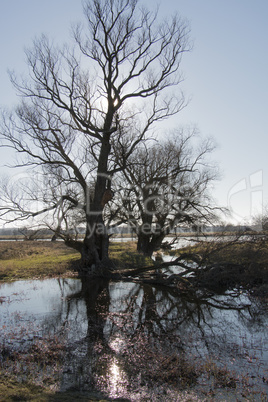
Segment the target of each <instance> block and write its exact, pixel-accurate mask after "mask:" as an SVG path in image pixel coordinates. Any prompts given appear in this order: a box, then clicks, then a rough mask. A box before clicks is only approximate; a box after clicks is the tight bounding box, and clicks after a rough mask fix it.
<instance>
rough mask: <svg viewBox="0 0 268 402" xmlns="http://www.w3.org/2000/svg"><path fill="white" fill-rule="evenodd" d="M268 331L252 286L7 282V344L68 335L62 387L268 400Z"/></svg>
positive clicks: (0, 314) (1, 315) (2, 327)
mask: <svg viewBox="0 0 268 402" xmlns="http://www.w3.org/2000/svg"><path fill="white" fill-rule="evenodd" d="M267 329H268V311H267V306H265V304H264V302H261V301H259V300H257V299H254V298H252V297H251V296H248V295H247V294H245V293H240V294H239V292H226V293H225V294H223V295H215V296H211V297H209V298H205V297H203V296H202V295H201V294H198V293H192V294H191V295H181V293H180V291H179V289H173V290H172V289H170V290H168V289H163V288H162V289H156V288H154V287H152V286H149V285H146V286H145V285H143V286H142V285H140V284H138V283H135V282H110V283H104V282H101V281H95V282H91V283H85V282H81V281H80V280H78V279H46V280H42V281H40V280H33V281H17V282H14V283H2V284H0V331H1V332H0V346H1V345H5V346H9V347H10V348H13V349H17V350H25V349H27V348H28V347H29V346H30V345H31V343H33V342H35V340H36V339H43V338H45V337H46V336H47V335H50V336H54V335H58V334H59V333H60V334H61V335H62V336H64V339H65V341H66V345H67V346H68V348H67V349H68V350H67V352H66V356H65V359H64V363H62V368H61V375H60V381H59V383H58V390H59V391H66V390H70V389H72V390H74V389H75V390H80V391H96V392H101V394H102V395H105V396H107V397H110V398H127V399H128V400H130V401H181V400H217V401H218V400H222V401H224V400H231V401H232V400H234V401H236V400H240V399H239V398H241V399H242V400H244V399H243V398H244V397H245V398H246V397H248V398H249V399H248V400H254V401H255V400H256V401H258V400H260V401H261V400H266V399H265V395H267V391H268V384H267V379H268V367H267V362H268V342H267V341H268V331H267ZM0 357H1V356H0ZM216 366H217V367H218V368H219V370H221V371H220V372H218V374H217V375H216V374H215V373H216V371H215V367H216ZM223 373H225V374H224V376H225V378H224V379H223V378H222V377H220V376H223ZM209 395H213V396H211V398H212V399H208V397H209ZM252 395H254V397H253V399H250V398H252ZM187 398H188V399H187ZM189 398H192V399H189ZM206 398H207V399H206ZM213 398H215V399H213ZM246 400H247V399H246Z"/></svg>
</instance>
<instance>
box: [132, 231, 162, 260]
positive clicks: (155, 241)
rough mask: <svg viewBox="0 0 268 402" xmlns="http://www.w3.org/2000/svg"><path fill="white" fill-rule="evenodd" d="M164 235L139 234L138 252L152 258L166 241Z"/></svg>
mask: <svg viewBox="0 0 268 402" xmlns="http://www.w3.org/2000/svg"><path fill="white" fill-rule="evenodd" d="M164 237H165V235H164V234H157V235H156V234H154V233H150V234H148V233H142V232H140V233H139V234H138V243H137V251H138V252H139V253H142V254H144V255H146V256H148V257H151V256H152V254H153V252H154V251H158V250H159V249H160V248H161V244H162V242H163V240H164Z"/></svg>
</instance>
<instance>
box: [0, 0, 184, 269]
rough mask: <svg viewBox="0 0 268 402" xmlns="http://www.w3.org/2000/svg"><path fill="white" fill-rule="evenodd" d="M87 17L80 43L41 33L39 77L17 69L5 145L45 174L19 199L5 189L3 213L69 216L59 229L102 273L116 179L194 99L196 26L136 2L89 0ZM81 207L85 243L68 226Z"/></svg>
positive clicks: (31, 54)
mask: <svg viewBox="0 0 268 402" xmlns="http://www.w3.org/2000/svg"><path fill="white" fill-rule="evenodd" d="M84 14H85V17H86V28H85V27H82V25H80V26H77V27H75V28H74V30H73V34H74V35H73V39H74V42H73V45H72V46H67V45H66V46H64V47H62V48H60V47H56V46H55V45H54V44H53V43H52V42H50V41H49V39H48V38H47V37H45V36H41V38H40V39H39V40H35V42H34V44H33V47H32V49H30V50H28V51H27V52H26V55H27V61H28V67H29V77H28V78H27V79H25V78H22V79H17V78H16V76H15V74H14V73H11V80H12V83H13V84H14V86H15V89H16V91H17V93H18V94H19V96H20V97H21V103H20V104H19V106H18V107H17V108H16V110H15V111H13V112H11V113H10V112H3V114H2V124H1V138H2V145H5V146H8V147H11V148H13V149H15V150H16V151H17V152H18V154H19V155H22V156H23V157H24V158H23V159H22V161H21V162H20V164H19V163H18V165H22V166H24V167H26V166H28V167H30V168H31V171H32V172H34V171H37V172H38V174H39V176H38V177H39V179H38V183H37V187H34V188H31V189H30V190H29V183H27V191H26V190H23V191H26V192H25V193H24V194H26V193H27V197H25V198H24V197H21V198H20V199H19V201H18V196H17V194H15V195H14V192H12V191H11V192H10V191H9V192H8V191H7V192H6V193H5V194H3V195H2V199H3V203H2V206H1V214H2V217H7V216H8V214H9V213H13V214H15V219H26V218H29V217H32V216H41V215H42V214H47V213H48V212H53V213H54V216H55V217H56V216H58V217H59V219H57V220H56V219H55V220H56V222H55V220H54V221H52V222H51V228H53V229H54V230H55V232H56V233H57V235H58V236H61V237H62V238H63V239H64V240H65V242H66V244H68V245H69V246H72V247H74V248H76V249H77V250H79V251H80V253H81V256H82V266H83V269H84V271H85V272H86V273H92V272H100V271H101V270H102V269H103V268H104V267H106V266H107V265H108V235H107V232H106V229H105V225H104V221H103V208H104V206H105V203H107V202H108V201H109V199H111V197H112V189H111V178H112V177H113V175H115V174H116V173H117V172H118V171H120V170H122V169H124V168H125V166H126V165H127V160H128V159H129V157H130V156H131V155H132V154H133V153H135V148H136V147H137V145H138V144H140V143H142V142H143V141H144V140H145V139H146V133H147V132H148V130H149V129H150V128H151V127H152V126H153V125H154V123H156V122H159V121H161V120H163V119H166V118H168V117H169V116H172V115H174V114H176V113H178V112H179V111H180V110H181V108H182V107H183V106H184V105H185V100H184V97H183V95H182V94H181V93H180V92H179V90H178V85H179V83H180V82H181V75H180V64H181V57H182V55H183V53H184V52H185V51H187V50H188V48H189V46H188V26H187V23H185V22H184V21H182V20H181V19H180V18H179V17H178V16H177V15H176V16H174V17H172V18H171V19H170V20H168V21H163V22H161V23H158V17H157V12H149V11H147V10H146V9H145V8H143V7H139V5H138V3H137V1H136V0H108V1H106V0H87V1H85V2H84ZM172 88H173V89H174V91H173V92H172ZM130 127H131V133H132V134H131V135H129V128H130ZM115 147H116V150H117V151H116V152H115ZM118 148H120V155H121V156H122V155H123V160H124V163H123V165H122V164H120V166H119V165H118V160H117V156H116V155H117V154H118ZM121 159H122V158H121ZM42 177H44V178H45V181H43V183H46V185H45V186H44V185H43V187H42V186H40V180H41V178H42ZM42 180H43V179H42ZM37 189H38V191H37ZM30 201H31V202H30ZM33 201H39V203H38V208H37V207H36V204H35V202H33ZM40 202H41V204H40ZM34 208H35V209H34ZM74 210H76V211H77V210H79V215H80V219H81V220H82V221H84V223H85V224H86V234H85V238H84V240H83V241H80V242H79V241H76V240H74V239H73V238H72V236H71V231H70V230H66V228H67V229H68V228H69V223H68V222H69V217H71V218H72V219H73V216H74V215H73V213H74ZM76 213H77V212H76ZM63 224H64V225H65V230H63Z"/></svg>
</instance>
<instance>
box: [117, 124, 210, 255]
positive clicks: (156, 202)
mask: <svg viewBox="0 0 268 402" xmlns="http://www.w3.org/2000/svg"><path fill="white" fill-rule="evenodd" d="M196 134H197V133H196V129H193V130H192V129H185V128H184V129H180V130H176V131H175V132H174V133H173V135H172V136H169V138H168V139H167V140H164V141H162V142H153V143H151V144H150V145H149V143H145V144H142V145H140V146H139V147H137V148H136V150H135V152H133V153H132V155H131V156H130V157H129V159H128V161H127V164H126V167H125V168H124V169H123V173H122V176H121V179H120V180H118V182H119V187H120V188H121V191H119V192H118V193H117V196H116V197H115V198H114V200H113V203H112V205H111V207H110V214H111V216H112V217H115V216H117V218H118V222H120V220H119V219H120V218H121V223H127V224H128V225H129V227H130V228H131V229H132V230H133V231H134V232H135V233H136V235H137V237H138V243H137V249H138V251H140V252H142V253H144V254H146V255H149V256H151V255H152V253H153V251H156V250H158V249H160V248H161V246H162V247H163V242H164V239H165V238H166V236H167V235H169V234H170V233H172V234H173V240H174V239H175V237H176V236H175V234H176V230H177V229H178V228H179V227H181V226H182V225H201V224H205V223H210V224H211V223H212V222H214V221H215V219H216V213H217V208H216V207H214V203H213V201H212V198H211V195H210V192H209V190H210V187H211V185H212V183H213V181H214V180H215V179H216V178H217V169H215V166H214V164H213V163H212V162H211V161H210V160H209V155H210V153H211V152H212V151H213V149H214V146H213V143H212V141H211V140H210V139H207V140H202V141H201V142H200V139H199V141H198V138H197V135H196ZM198 142H200V144H199V145H198ZM133 167H135V168H133ZM173 240H171V241H173ZM165 243H169V242H167V240H166V239H165ZM166 245H168V244H166Z"/></svg>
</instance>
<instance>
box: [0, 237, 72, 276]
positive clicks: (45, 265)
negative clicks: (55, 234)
mask: <svg viewBox="0 0 268 402" xmlns="http://www.w3.org/2000/svg"><path fill="white" fill-rule="evenodd" d="M79 259H80V254H79V253H78V252H76V251H75V250H73V249H70V248H68V247H66V246H65V245H64V244H63V243H62V242H56V243H52V242H42V241H40V242H39V241H38V242H37V241H33V242H26V241H25V242H0V280H1V281H11V280H18V279H32V278H44V277H51V276H58V275H66V274H67V273H68V271H70V270H71V269H72V263H73V262H75V261H78V260H79Z"/></svg>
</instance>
